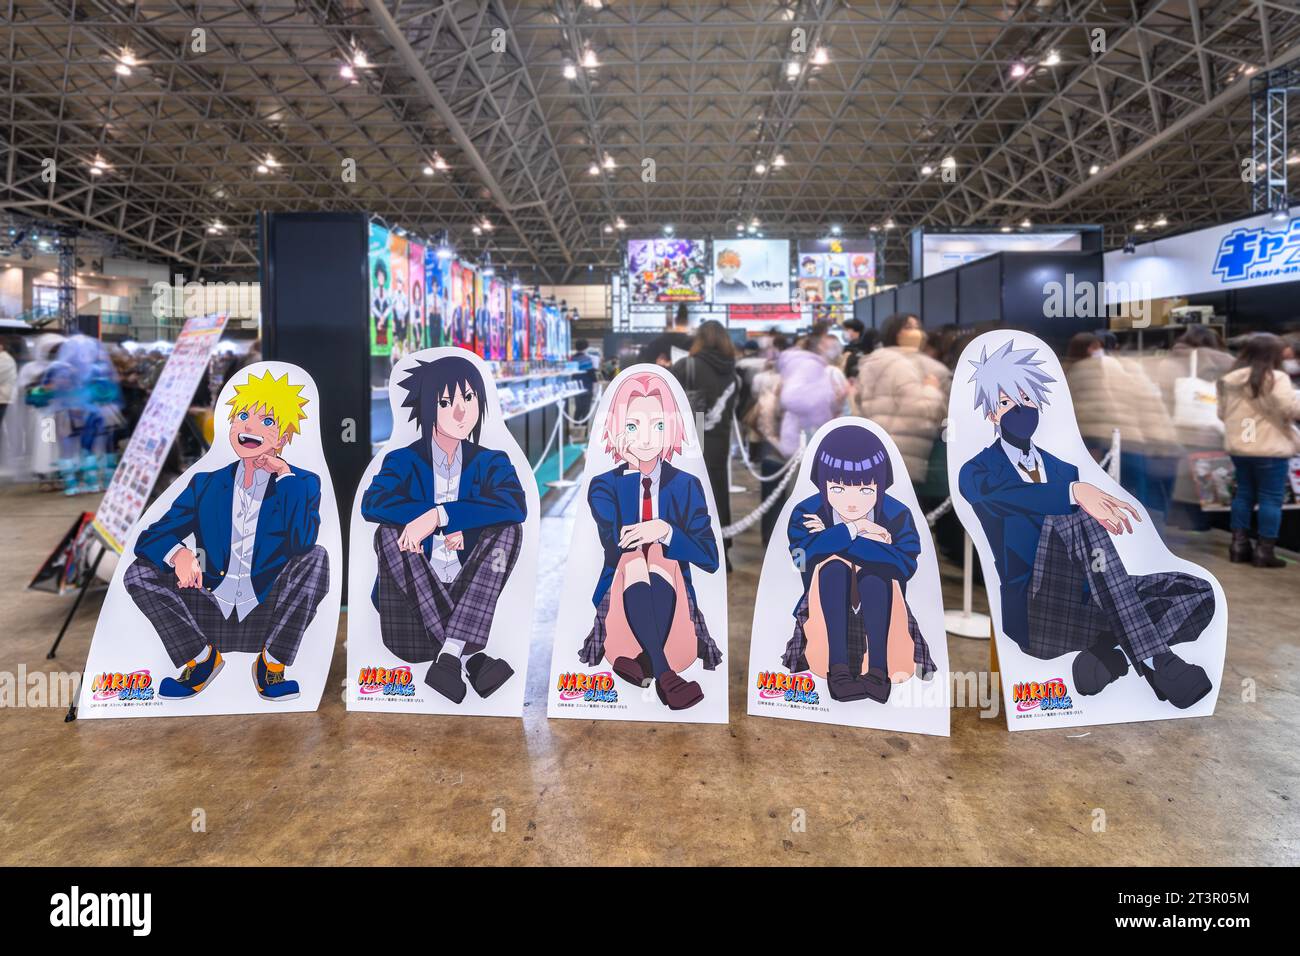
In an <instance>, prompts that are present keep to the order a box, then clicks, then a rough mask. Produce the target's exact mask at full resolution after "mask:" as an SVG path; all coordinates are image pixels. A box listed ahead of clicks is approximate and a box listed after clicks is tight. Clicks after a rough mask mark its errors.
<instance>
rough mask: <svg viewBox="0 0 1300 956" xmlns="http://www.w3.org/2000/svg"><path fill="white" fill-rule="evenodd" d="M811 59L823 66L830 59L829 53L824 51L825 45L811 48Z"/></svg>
mask: <svg viewBox="0 0 1300 956" xmlns="http://www.w3.org/2000/svg"><path fill="white" fill-rule="evenodd" d="M812 61H813V63H815V64H816V65H817V66H825V65H826V64H827V63H829V62H830V61H831V58H830V54H828V53H827V52H826V47H824V46H819V47H817V48H816V49H814V50H813V55H812Z"/></svg>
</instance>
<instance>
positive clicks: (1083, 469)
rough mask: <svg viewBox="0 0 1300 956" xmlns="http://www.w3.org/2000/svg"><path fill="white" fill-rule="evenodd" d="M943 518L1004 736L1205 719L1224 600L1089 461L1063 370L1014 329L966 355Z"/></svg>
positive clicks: (985, 339) (1218, 660)
mask: <svg viewBox="0 0 1300 956" xmlns="http://www.w3.org/2000/svg"><path fill="white" fill-rule="evenodd" d="M948 441H949V445H948V476H949V482H950V485H951V487H952V495H953V506H954V509H955V510H956V513H957V515H958V517H959V518H960V519H961V521H962V524H963V525H965V527H966V530H967V532H968V533H969V534H970V536H971V538H972V539H973V540H974V542H975V546H976V547H977V548H978V549H979V555H980V565H981V567H982V568H983V571H984V580H985V584H986V586H987V588H988V594H989V604H990V606H991V608H992V611H993V621H994V624H995V626H996V633H997V640H998V658H999V661H1000V664H1001V668H1002V690H1003V699H1004V701H1005V702H1006V710H1007V725H1008V727H1010V729H1012V730H1024V729H1038V728H1043V727H1074V726H1085V725H1090V724H1106V723H1119V722H1125V721H1136V720H1160V719H1165V718H1169V717H1197V716H1206V715H1209V714H1212V713H1213V712H1214V703H1215V698H1216V697H1217V691H1218V687H1219V680H1220V677H1221V676H1222V673H1223V657H1224V651H1225V648H1226V640H1227V603H1226V600H1225V598H1224V595H1223V589H1222V588H1221V587H1220V586H1219V582H1218V581H1216V580H1215V579H1214V578H1213V576H1211V575H1210V574H1209V573H1208V572H1207V571H1206V570H1205V569H1204V568H1201V567H1199V566H1197V565H1195V564H1192V563H1191V562H1189V561H1184V560H1182V559H1180V558H1178V557H1176V556H1175V555H1174V554H1172V553H1171V552H1170V551H1169V549H1168V548H1167V547H1166V546H1165V544H1164V542H1163V541H1162V540H1161V539H1160V536H1159V534H1158V533H1157V531H1156V530H1155V528H1154V527H1153V526H1152V523H1151V521H1150V518H1149V516H1148V515H1147V513H1146V511H1145V509H1144V508H1143V507H1142V506H1141V505H1140V504H1137V503H1136V502H1134V501H1133V500H1132V499H1131V497H1130V496H1129V494H1128V493H1127V492H1125V491H1124V489H1122V488H1121V487H1120V486H1119V485H1118V484H1117V483H1116V482H1115V481H1114V480H1113V479H1111V477H1110V476H1109V475H1108V474H1106V472H1105V471H1103V470H1102V468H1101V466H1100V465H1099V464H1098V463H1097V462H1096V461H1094V460H1093V458H1092V456H1091V455H1090V454H1089V453H1088V450H1087V448H1086V447H1085V446H1084V443H1083V439H1082V437H1081V436H1080V434H1079V429H1078V425H1077V423H1076V421H1075V416H1074V406H1073V403H1072V401H1071V398H1070V392H1069V389H1068V387H1067V386H1066V382H1065V376H1064V374H1063V373H1062V371H1061V366H1060V363H1059V362H1058V361H1057V359H1056V356H1055V355H1053V354H1052V351H1051V349H1050V348H1048V346H1047V345H1046V344H1044V343H1043V342H1041V341H1040V340H1038V339H1036V338H1034V337H1033V336H1032V335H1029V334H1027V333H1023V332H1011V331H997V332H989V333H986V334H984V335H981V336H979V337H978V338H976V339H975V340H974V341H973V342H971V344H970V345H969V346H967V348H966V350H965V351H964V352H963V353H962V357H961V361H960V362H959V363H958V371H957V374H956V376H955V378H954V380H953V389H952V395H951V398H950V402H949V407H948Z"/></svg>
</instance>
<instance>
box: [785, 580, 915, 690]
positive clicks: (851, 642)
mask: <svg viewBox="0 0 1300 956" xmlns="http://www.w3.org/2000/svg"><path fill="white" fill-rule="evenodd" d="M903 603H904V605H905V606H907V633H908V636H909V637H911V638H912V647H913V652H912V660H914V661H916V666H917V668H918V669H919V670H920V672H921V679H922V680H928V679H929V677H930V675H931V674H933V673H934V672H935V671H936V670H938V665H936V664H935V662H934V658H933V657H931V656H930V645H929V644H927V643H926V641H925V637H924V636H923V635H922V634H921V626H920V625H919V624H917V623H916V618H915V617H914V616H913V615H912V608H911V606H910V605H907V602H906V601H904V602H903ZM807 623H808V595H807V594H806V593H805V594H804V596H803V597H802V598H800V600H799V606H798V607H797V608H795V612H794V633H793V634H792V635H791V636H790V640H789V642H788V643H787V644H786V645H785V653H784V654H782V655H781V663H782V664H784V665H785V668H786V670H788V671H789V672H790V673H792V674H797V673H799V672H800V671H806V670H807V669H808V660H807V658H805V657H804V655H803V652H804V649H805V648H806V647H807V646H808V637H807V635H806V634H804V625H805V624H807ZM847 642H848V648H849V668H850V669H851V670H852V671H853V673H855V674H856V673H858V671H860V670H861V669H862V658H863V656H865V655H866V653H867V633H866V630H865V629H864V628H863V626H862V615H861V614H850V615H849V633H848V635H847Z"/></svg>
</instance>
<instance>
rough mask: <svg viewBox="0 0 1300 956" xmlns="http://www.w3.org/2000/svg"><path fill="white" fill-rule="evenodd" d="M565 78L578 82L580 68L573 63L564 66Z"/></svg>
mask: <svg viewBox="0 0 1300 956" xmlns="http://www.w3.org/2000/svg"><path fill="white" fill-rule="evenodd" d="M564 78H565V79H566V80H576V79H577V78H578V68H577V67H576V66H574V65H573V64H572V63H565V64H564Z"/></svg>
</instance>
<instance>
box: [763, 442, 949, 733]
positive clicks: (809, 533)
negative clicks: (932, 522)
mask: <svg viewBox="0 0 1300 956" xmlns="http://www.w3.org/2000/svg"><path fill="white" fill-rule="evenodd" d="M776 527H777V529H778V530H777V531H776V533H774V534H773V536H772V540H771V543H770V544H769V545H768V549H767V556H766V558H765V559H764V561H763V573H762V577H761V578H760V579H759V584H758V595H757V598H756V601H755V605H754V627H753V632H752V635H753V636H752V639H751V644H750V655H749V691H748V694H749V713H750V714H752V715H754V716H759V717H784V718H786V719H790V720H810V721H815V722H817V723H824V724H847V725H850V726H853V727H877V728H880V729H883V730H899V731H910V732H913V733H922V734H939V735H942V736H947V734H948V692H947V688H948V646H947V635H946V634H945V633H944V626H943V601H942V597H941V593H940V587H939V566H938V562H937V560H936V558H935V552H934V544H933V542H932V540H931V537H930V530H929V528H928V526H927V525H926V521H925V513H924V512H923V511H921V508H920V506H919V505H918V504H917V501H916V492H915V491H914V490H913V489H912V482H911V480H910V478H909V477H908V474H907V466H906V464H905V463H904V461H903V457H902V455H900V454H899V452H898V448H897V446H895V444H894V442H893V440H892V439H890V438H889V436H888V435H887V434H886V433H885V431H884V430H883V429H882V428H881V427H880V426H879V425H877V424H875V423H874V422H871V421H868V420H867V419H865V418H837V419H835V420H834V421H832V422H828V423H827V424H825V425H823V426H822V427H821V428H820V429H818V431H817V434H816V435H814V436H813V439H812V441H811V442H810V443H809V445H808V451H807V453H806V454H805V455H804V459H803V461H802V462H801V463H800V466H799V476H798V478H797V479H796V481H795V484H794V485H793V490H792V492H791V496H790V501H789V502H787V503H786V506H785V507H784V508H783V509H782V511H781V517H780V520H779V521H778V522H777V526H776Z"/></svg>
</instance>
